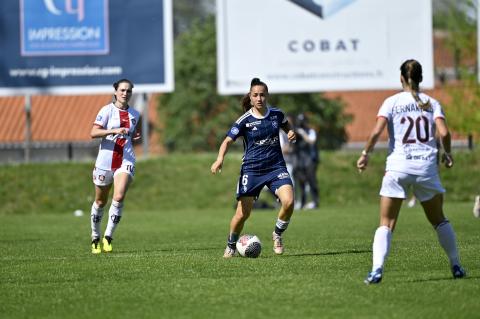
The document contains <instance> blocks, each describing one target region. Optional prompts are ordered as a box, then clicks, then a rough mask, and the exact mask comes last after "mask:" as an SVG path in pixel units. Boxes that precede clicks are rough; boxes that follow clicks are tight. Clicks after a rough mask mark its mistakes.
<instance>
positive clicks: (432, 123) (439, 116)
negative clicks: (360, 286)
mask: <svg viewBox="0 0 480 319" xmlns="http://www.w3.org/2000/svg"><path fill="white" fill-rule="evenodd" d="M400 71H401V76H400V80H401V83H402V86H403V92H401V93H397V94H395V95H393V96H391V97H389V98H387V99H386V100H385V101H384V102H383V105H382V106H381V107H380V110H379V112H378V115H377V123H376V124H375V127H374V128H373V130H372V132H371V134H370V137H369V138H368V141H367V143H366V145H365V148H364V150H363V151H362V154H361V156H360V158H359V159H358V161H357V168H358V169H359V171H360V172H361V171H363V170H364V169H365V168H367V164H368V156H369V153H370V152H371V151H373V148H374V146H375V144H376V142H377V140H378V138H379V136H380V134H381V133H382V131H383V130H384V129H385V127H388V134H389V152H388V156H387V163H386V172H385V176H384V177H383V181H382V186H381V189H380V226H379V227H378V228H377V230H376V232H375V236H374V239H373V265H372V270H371V272H369V274H368V276H367V278H366V279H365V283H366V284H376V283H379V282H380V281H381V280H382V276H383V269H384V264H385V260H386V258H387V256H388V253H389V251H390V243H391V240H392V232H393V231H394V229H395V224H396V222H397V218H398V215H399V212H400V207H401V205H402V202H403V200H404V199H406V196H407V194H408V190H409V189H410V188H411V189H412V190H413V193H414V195H415V197H416V198H417V200H418V201H419V202H420V203H421V205H422V207H423V210H424V211H425V214H426V217H427V219H428V221H429V222H430V223H431V224H432V226H433V228H434V229H435V231H436V233H437V237H438V241H439V242H440V245H441V246H442V248H443V249H444V251H445V253H446V254H447V256H448V259H449V261H450V269H451V272H452V275H453V278H462V277H464V276H465V275H466V272H465V270H464V269H463V268H462V267H461V265H460V260H459V256H458V251H457V244H456V239H455V232H454V231H453V228H452V226H451V225H450V222H449V221H448V219H447V218H446V217H445V215H444V213H443V193H444V192H445V189H444V188H443V187H442V184H441V182H440V177H439V174H438V163H437V153H438V152H439V149H438V147H437V143H436V141H435V135H436V134H438V137H439V139H440V142H441V145H443V150H444V153H443V155H442V162H444V163H445V166H446V167H447V168H451V167H452V166H453V158H452V155H451V153H450V151H451V138H450V132H449V129H448V127H447V124H446V122H445V115H444V113H443V111H442V107H441V106H440V104H439V103H438V101H436V100H435V99H433V98H432V97H430V96H428V95H426V94H424V93H421V92H420V91H419V84H420V82H421V81H422V66H421V65H420V63H419V62H417V61H416V60H407V61H405V62H404V63H403V64H402V65H401V67H400Z"/></svg>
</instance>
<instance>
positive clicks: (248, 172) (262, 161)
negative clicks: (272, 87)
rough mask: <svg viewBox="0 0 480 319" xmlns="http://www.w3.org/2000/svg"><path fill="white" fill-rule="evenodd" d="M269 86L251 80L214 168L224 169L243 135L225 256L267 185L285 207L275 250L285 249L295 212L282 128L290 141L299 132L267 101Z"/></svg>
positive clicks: (276, 232) (275, 233)
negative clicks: (232, 147) (230, 150)
mask: <svg viewBox="0 0 480 319" xmlns="http://www.w3.org/2000/svg"><path fill="white" fill-rule="evenodd" d="M267 97H268V87H267V85H266V84H265V83H264V82H262V81H260V80H259V79H258V78H254V79H252V81H251V85H250V92H249V93H247V94H246V95H245V96H244V97H243V100H242V106H243V109H244V111H245V113H244V114H243V115H242V116H241V117H240V118H239V119H238V120H237V121H236V122H235V123H234V124H233V125H232V127H231V129H230V130H229V131H228V132H227V136H226V137H225V139H224V140H223V142H222V144H221V145H220V149H219V151H218V156H217V160H216V161H215V162H214V163H213V164H212V166H211V168H210V170H211V172H212V173H213V174H216V173H218V172H220V171H221V169H222V165H223V161H224V158H225V155H226V154H227V151H228V148H229V147H230V145H231V144H232V143H233V142H234V141H235V140H236V139H237V138H238V137H239V136H242V137H243V145H244V156H243V161H242V167H241V170H240V177H239V179H238V184H237V194H236V196H237V201H238V203H237V209H236V211H235V215H234V216H233V218H232V220H231V222H230V233H229V235H228V239H227V247H226V248H225V251H224V254H223V257H224V258H230V257H233V256H234V255H235V253H236V242H237V240H238V238H239V236H240V233H241V231H242V229H243V226H244V224H245V222H246V221H247V219H248V217H249V216H250V213H251V211H252V208H253V203H254V201H255V200H256V199H257V198H258V195H259V194H260V191H261V190H262V189H263V188H264V187H265V186H267V187H268V188H269V189H270V190H271V191H272V192H273V193H274V194H275V195H276V196H277V197H278V199H279V200H280V203H281V207H280V211H279V212H278V218H277V221H276V223H275V229H274V231H273V233H272V239H273V250H274V252H275V253H276V254H282V253H283V242H282V234H283V232H284V231H285V230H286V229H287V226H288V224H289V223H290V218H291V216H292V214H293V203H294V196H293V186H292V185H293V183H292V179H291V178H290V174H289V173H288V170H287V167H286V164H285V160H284V159H283V155H282V149H281V147H280V138H279V132H280V129H281V130H283V131H284V132H285V133H287V137H288V140H289V141H290V142H292V141H294V140H295V137H296V136H295V132H294V131H293V130H292V129H291V128H290V124H289V123H288V120H287V119H286V116H285V114H284V113H283V112H282V111H281V110H279V109H277V108H275V107H271V106H269V105H267Z"/></svg>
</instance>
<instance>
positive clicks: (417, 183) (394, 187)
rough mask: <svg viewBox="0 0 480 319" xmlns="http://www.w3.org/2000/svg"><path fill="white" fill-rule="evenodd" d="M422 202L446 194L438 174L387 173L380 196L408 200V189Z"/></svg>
mask: <svg viewBox="0 0 480 319" xmlns="http://www.w3.org/2000/svg"><path fill="white" fill-rule="evenodd" d="M410 187H411V188H412V190H413V194H414V195H415V197H416V198H417V199H418V200H419V201H420V202H424V201H427V200H429V199H432V197H433V196H435V195H437V194H442V193H445V189H444V188H443V186H442V183H441V182H440V177H439V176H438V174H436V175H432V176H418V175H411V174H406V173H400V172H394V171H387V172H385V176H384V177H383V181H382V188H381V189H380V195H381V196H384V197H393V198H403V199H405V198H407V193H408V189H409V188H410Z"/></svg>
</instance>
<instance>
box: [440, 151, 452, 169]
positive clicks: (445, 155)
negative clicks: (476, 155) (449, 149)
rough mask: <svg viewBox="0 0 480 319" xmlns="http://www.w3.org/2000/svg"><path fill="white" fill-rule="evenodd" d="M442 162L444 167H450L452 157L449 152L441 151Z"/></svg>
mask: <svg viewBox="0 0 480 319" xmlns="http://www.w3.org/2000/svg"><path fill="white" fill-rule="evenodd" d="M442 163H444V164H445V167H446V168H452V166H453V157H452V154H450V153H443V154H442Z"/></svg>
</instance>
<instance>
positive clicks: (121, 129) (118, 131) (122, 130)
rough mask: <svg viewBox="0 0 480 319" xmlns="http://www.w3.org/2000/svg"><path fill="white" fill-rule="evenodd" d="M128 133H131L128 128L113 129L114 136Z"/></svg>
mask: <svg viewBox="0 0 480 319" xmlns="http://www.w3.org/2000/svg"><path fill="white" fill-rule="evenodd" d="M128 132H129V129H128V128H126V127H119V128H116V129H113V134H122V135H127V134H128Z"/></svg>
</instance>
